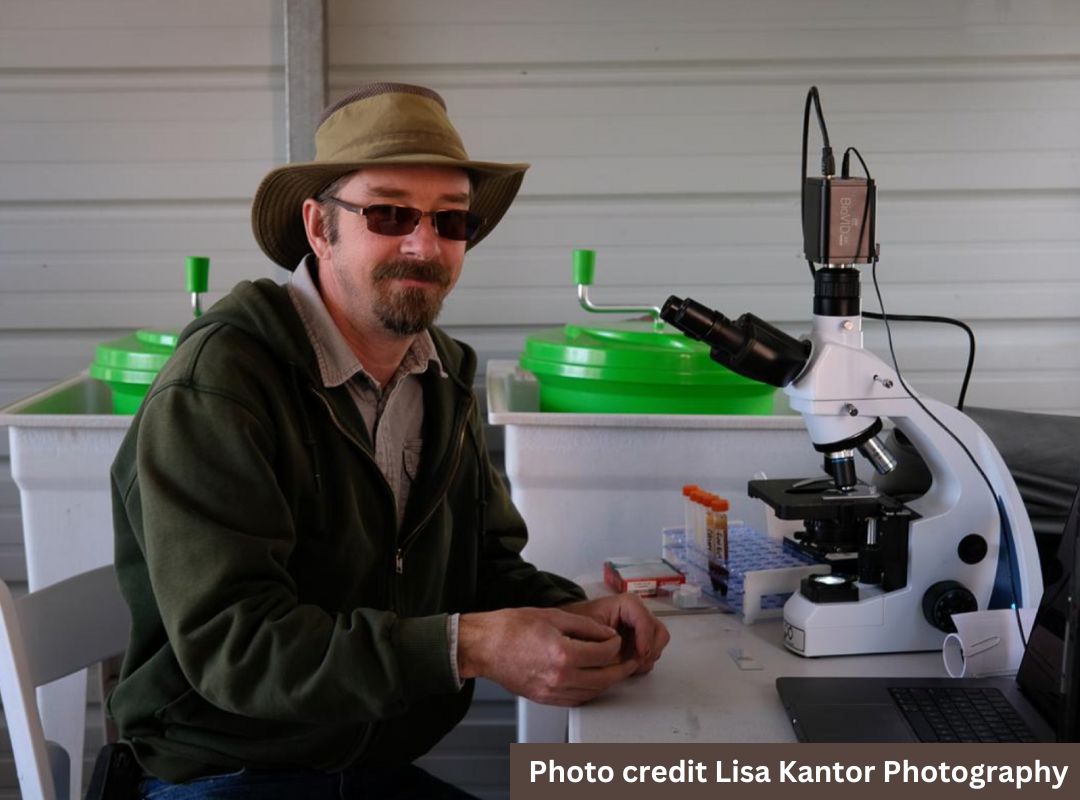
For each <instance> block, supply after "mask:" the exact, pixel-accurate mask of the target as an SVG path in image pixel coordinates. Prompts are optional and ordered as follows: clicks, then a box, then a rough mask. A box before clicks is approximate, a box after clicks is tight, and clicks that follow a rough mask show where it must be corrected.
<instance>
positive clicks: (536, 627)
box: [458, 604, 666, 706]
mask: <svg viewBox="0 0 1080 800" xmlns="http://www.w3.org/2000/svg"><path fill="white" fill-rule="evenodd" d="M584 605H588V604H584ZM665 633H666V631H665ZM665 641H666V640H665ZM621 651H622V639H621V637H620V636H619V635H618V633H617V632H616V631H615V629H614V628H613V627H610V626H609V625H607V624H603V623H602V622H598V621H596V616H595V615H592V614H585V615H583V614H581V613H569V612H568V611H565V610H561V609H558V608H507V609H503V610H501V611H489V612H484V613H478V614H462V615H461V617H460V618H459V621H458V665H459V672H460V675H461V677H462V678H475V677H484V678H489V679H490V680H493V681H495V682H496V683H498V684H499V685H500V686H503V687H505V688H506V689H508V690H509V691H511V692H513V693H514V694H516V695H520V696H522V697H526V698H528V699H529V700H533V701H535V702H537V703H544V704H547V705H557V706H575V705H580V704H581V703H584V702H586V701H588V700H591V699H592V698H594V697H596V696H597V695H598V694H600V693H601V692H602V691H604V690H605V689H607V688H608V687H609V686H611V685H612V684H615V683H618V682H619V681H621V680H623V679H624V678H626V677H627V676H629V675H632V674H633V673H634V672H637V671H638V670H639V668H640V666H641V665H640V664H639V662H638V660H637V659H636V658H633V657H630V658H623V657H622V656H621V654H620V653H621Z"/></svg>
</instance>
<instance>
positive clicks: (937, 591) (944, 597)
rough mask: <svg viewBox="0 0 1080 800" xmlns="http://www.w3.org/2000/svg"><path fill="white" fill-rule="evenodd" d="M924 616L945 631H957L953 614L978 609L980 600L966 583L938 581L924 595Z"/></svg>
mask: <svg viewBox="0 0 1080 800" xmlns="http://www.w3.org/2000/svg"><path fill="white" fill-rule="evenodd" d="M922 610H923V616H925V617H926V621H927V622H929V623H930V624H931V625H933V626H934V627H935V628H937V629H938V630H939V631H945V633H955V632H956V624H955V623H954V622H953V621H952V615H953V614H964V613H967V612H968V611H978V610H979V602H978V601H977V600H976V599H975V595H973V594H972V593H971V590H970V589H968V588H967V587H966V586H964V584H962V583H960V582H959V581H938V582H937V583H935V584H934V585H933V586H931V587H930V588H929V589H927V590H926V594H924V595H923V600H922Z"/></svg>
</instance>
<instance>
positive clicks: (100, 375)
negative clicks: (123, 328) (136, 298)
mask: <svg viewBox="0 0 1080 800" xmlns="http://www.w3.org/2000/svg"><path fill="white" fill-rule="evenodd" d="M178 338H179V334H178V333H176V332H175V331H152V330H138V331H135V332H134V333H129V334H128V335H127V336H122V337H121V338H119V339H113V340H112V341H109V342H102V343H101V344H99V345H98V346H97V349H96V350H95V351H94V361H93V363H91V364H90V377H92V378H96V379H97V380H100V381H107V382H111V383H121V384H124V383H128V384H141V385H146V386H149V385H150V384H151V383H153V381H154V378H155V377H156V376H157V374H158V372H159V371H160V370H161V368H162V367H163V366H164V365H165V362H166V361H168V360H169V356H171V355H172V354H173V351H174V350H176V342H177V339H178Z"/></svg>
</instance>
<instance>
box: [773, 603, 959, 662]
mask: <svg viewBox="0 0 1080 800" xmlns="http://www.w3.org/2000/svg"><path fill="white" fill-rule="evenodd" d="M921 596H922V593H921V592H919V593H915V592H912V591H910V590H903V591H899V592H889V593H888V594H877V595H876V596H872V597H867V598H863V599H861V600H859V601H857V602H854V603H812V602H810V601H809V600H807V599H806V597H804V596H803V595H801V594H798V593H796V594H794V595H792V596H791V598H790V599H789V600H788V601H787V603H786V604H785V605H784V644H785V646H786V647H787V648H788V649H789V650H791V651H792V652H794V653H797V654H798V655H800V656H806V657H814V656H843V655H859V654H868V653H904V652H916V651H921V650H940V649H941V645H942V642H943V641H944V640H945V634H944V633H943V632H942V631H939V630H937V629H936V628H933V627H931V626H930V624H929V623H927V622H926V621H925V620H924V618H923V615H922V612H921V610H919V609H918V608H916V607H915V603H916V602H921V599H920V598H921Z"/></svg>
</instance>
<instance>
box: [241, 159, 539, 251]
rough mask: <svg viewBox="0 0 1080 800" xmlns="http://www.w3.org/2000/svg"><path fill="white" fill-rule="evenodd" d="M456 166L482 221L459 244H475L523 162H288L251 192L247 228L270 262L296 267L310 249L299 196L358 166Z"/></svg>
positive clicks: (500, 209)
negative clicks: (465, 179)
mask: <svg viewBox="0 0 1080 800" xmlns="http://www.w3.org/2000/svg"><path fill="white" fill-rule="evenodd" d="M394 165H401V166H439V167H448V166H449V167H460V168H461V169H464V170H466V171H467V172H468V173H470V176H471V177H472V187H471V188H472V197H471V200H470V203H469V209H470V210H471V211H473V212H474V213H476V214H479V215H480V216H481V217H483V219H484V223H483V224H482V225H481V226H480V228H479V229H478V230H477V234H476V237H475V238H474V239H473V240H472V241H470V242H469V243H468V244H467V245H466V246H465V247H466V249H469V248H471V247H475V246H476V245H477V244H478V243H479V242H480V241H481V240H482V239H483V238H484V237H485V236H487V235H488V234H489V233H491V231H492V229H493V228H494V227H495V226H496V225H497V224H498V223H499V220H501V219H502V217H503V215H504V214H505V213H506V210H507V209H508V208H509V207H510V204H511V203H512V202H513V201H514V197H516V196H517V193H518V189H520V188H521V181H522V179H523V178H524V176H525V170H527V169H528V168H529V165H528V164H498V163H494V162H489V161H461V160H456V159H452V158H447V157H445V156H431V155H422V154H417V155H411V156H398V157H395V158H379V159H370V160H367V161H353V162H349V163H344V164H335V163H326V162H309V163H303V164H288V165H286V166H283V167H278V168H277V169H275V170H272V171H271V172H270V173H269V174H267V176H266V177H265V178H263V180H262V183H260V184H259V188H258V190H257V191H256V192H255V200H254V202H253V203H252V205H251V229H252V231H253V232H254V234H255V241H257V242H258V243H259V247H261V248H262V251H263V252H264V253H266V255H267V256H268V257H269V258H270V260H271V261H273V262H274V263H275V264H278V265H279V266H282V267H284V268H285V269H287V270H293V269H296V266H297V264H299V263H300V260H301V259H302V258H303V257H304V256H305V255H307V254H308V253H310V252H311V246H310V245H309V244H308V240H307V233H306V232H305V231H304V221H303V218H302V216H301V209H302V208H303V205H304V201H305V200H306V199H308V198H309V197H314V196H315V195H316V194H318V193H319V191H321V190H322V189H323V188H324V187H325V186H327V185H328V184H330V183H333V182H334V181H336V180H337V179H338V178H340V177H342V176H343V175H348V174H349V173H351V172H356V171H357V170H359V169H363V168H364V167H374V166H379V167H386V166H394Z"/></svg>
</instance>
